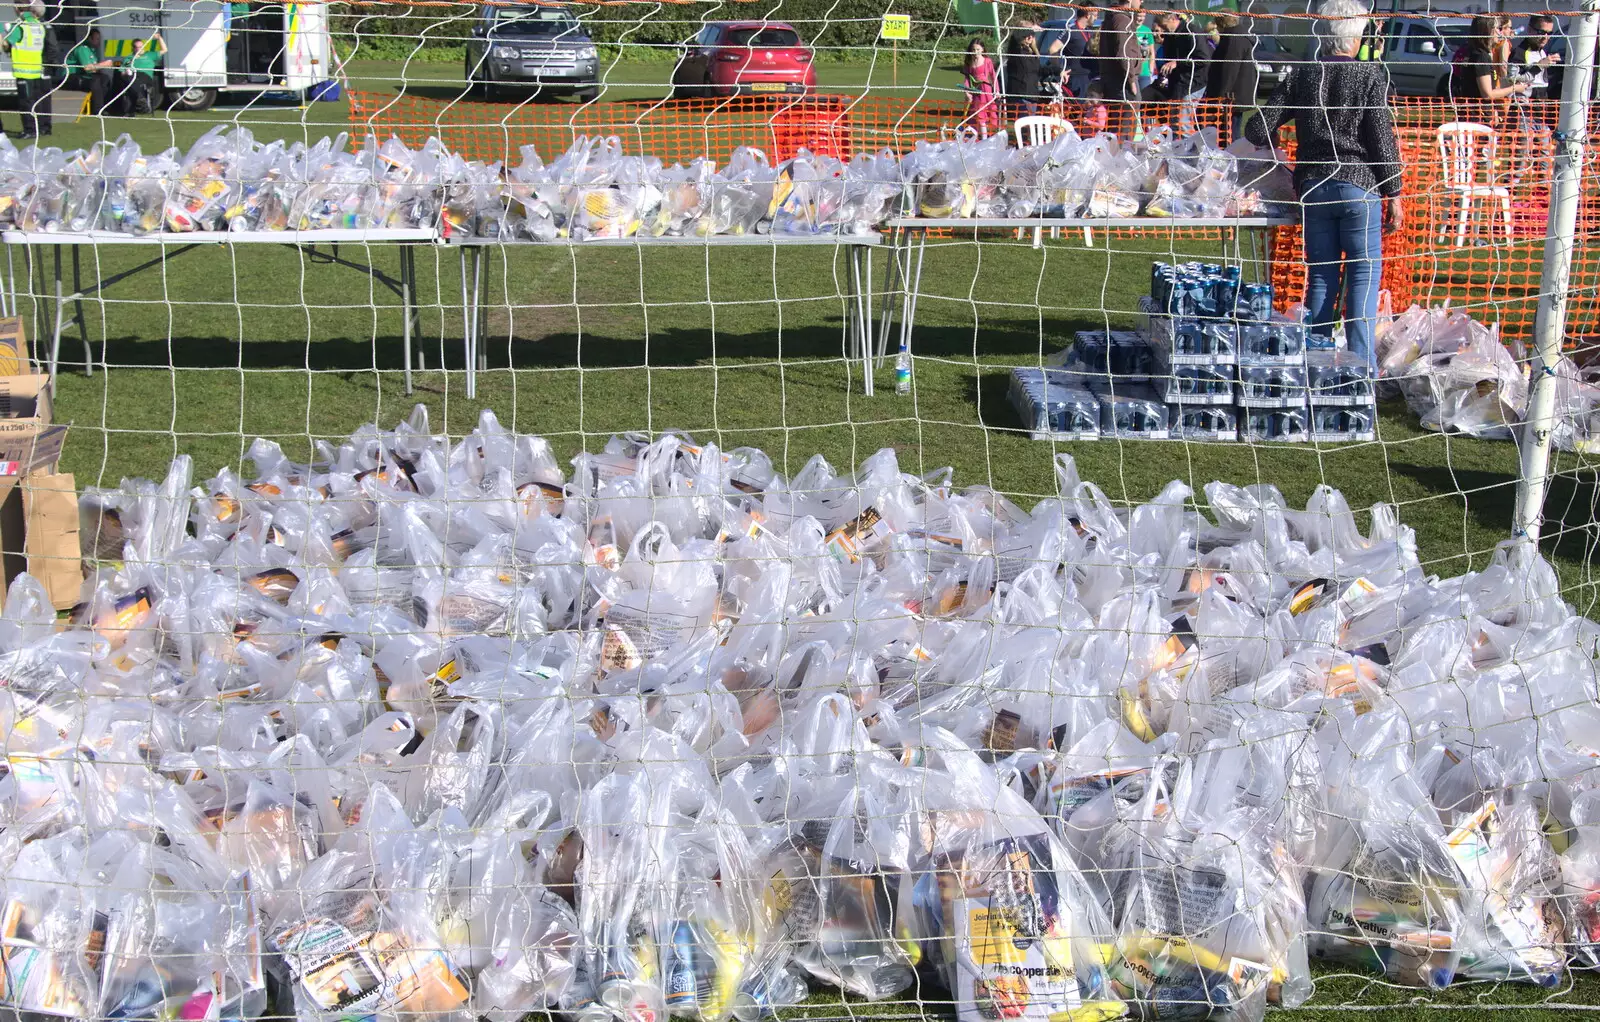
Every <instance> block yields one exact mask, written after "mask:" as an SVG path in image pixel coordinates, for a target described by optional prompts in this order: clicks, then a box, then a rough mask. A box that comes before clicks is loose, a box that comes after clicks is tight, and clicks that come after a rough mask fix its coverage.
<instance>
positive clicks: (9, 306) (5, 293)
mask: <svg viewBox="0 0 1600 1022" xmlns="http://www.w3.org/2000/svg"><path fill="white" fill-rule="evenodd" d="M11 249H12V246H10V245H7V246H6V279H5V282H4V284H3V285H0V305H3V307H0V313H3V314H4V315H7V316H20V315H22V313H20V312H18V311H17V268H16V264H15V263H13V262H12V260H11Z"/></svg>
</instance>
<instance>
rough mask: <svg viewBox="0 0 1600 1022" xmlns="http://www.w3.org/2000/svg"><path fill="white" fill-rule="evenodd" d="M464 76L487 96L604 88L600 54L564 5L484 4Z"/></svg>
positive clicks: (586, 96)
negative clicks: (513, 90)
mask: <svg viewBox="0 0 1600 1022" xmlns="http://www.w3.org/2000/svg"><path fill="white" fill-rule="evenodd" d="M464 77H465V78H466V80H467V87H468V88H469V89H471V90H473V91H476V92H481V93H483V94H484V96H486V97H487V98H493V97H494V96H495V95H497V94H498V93H499V92H500V91H501V90H503V89H508V88H519V89H527V88H530V87H531V88H536V89H538V90H539V91H540V92H541V93H545V94H550V93H569V94H571V95H575V96H577V97H578V98H579V99H583V100H590V99H594V98H595V96H597V95H599V92H600V54H599V51H598V50H596V49H595V45H594V41H593V40H591V39H590V38H589V34H588V32H587V31H586V30H585V29H584V27H583V23H582V22H580V21H579V20H578V19H577V18H575V17H573V16H572V15H571V14H570V13H568V12H567V11H566V10H563V9H562V8H559V7H533V6H510V5H507V6H501V5H497V4H486V5H484V6H483V8H482V13H480V14H479V15H478V16H477V20H476V21H474V22H473V25H472V35H471V36H470V38H468V39H467V64H466V72H465V76H464Z"/></svg>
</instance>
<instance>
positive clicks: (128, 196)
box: [0, 126, 1293, 241]
mask: <svg viewBox="0 0 1600 1022" xmlns="http://www.w3.org/2000/svg"><path fill="white" fill-rule="evenodd" d="M1207 132H1209V134H1208V133H1207ZM1207 132H1202V133H1200V134H1197V135H1193V136H1191V137H1189V138H1187V139H1182V140H1174V139H1173V138H1172V137H1171V136H1170V134H1165V133H1158V134H1156V135H1154V136H1152V138H1151V140H1150V141H1147V142H1140V143H1138V144H1137V145H1135V146H1133V147H1131V148H1123V147H1122V146H1120V145H1119V143H1118V142H1117V141H1116V140H1115V139H1114V138H1112V137H1111V136H1109V135H1103V136H1100V137H1098V138H1095V139H1090V140H1083V139H1079V138H1078V137H1077V136H1076V135H1075V134H1073V133H1072V132H1071V130H1070V129H1068V131H1067V132H1066V134H1064V135H1063V136H1062V137H1061V138H1058V139H1057V140H1056V141H1055V142H1054V143H1053V144H1051V145H1048V146H1040V147H1036V148H1033V149H1013V148H1010V147H1009V146H1008V145H1007V144H1006V140H1005V136H1004V135H997V136H995V137H993V138H990V139H986V140H984V141H981V142H978V141H972V140H957V141H950V142H940V143H934V144H929V143H922V144H919V145H918V146H917V148H916V150H915V151H914V152H913V153H911V154H910V155H908V156H907V157H905V158H904V159H903V160H902V159H901V158H899V157H897V156H895V155H894V154H893V153H891V152H888V151H884V152H881V153H878V154H876V155H865V154H862V155H857V156H856V157H854V158H853V159H851V160H849V161H848V162H843V161H840V160H837V159H834V158H832V157H828V156H820V155H815V154H812V153H809V152H806V151H805V150H801V152H800V153H799V155H797V156H795V157H794V158H793V159H790V160H785V161H783V162H781V163H779V164H778V165H777V166H775V167H774V166H772V165H771V164H770V163H769V162H768V160H767V157H766V155H765V154H764V153H762V152H761V151H760V150H757V149H749V148H741V149H738V150H735V151H734V153H733V155H732V158H731V159H730V160H729V161H728V164H727V166H725V167H721V168H719V167H717V166H716V165H715V164H714V163H713V162H712V161H709V160H695V161H694V162H693V163H691V164H690V165H688V166H683V165H681V164H674V165H673V166H670V167H666V166H663V165H662V163H661V161H660V160H658V159H656V158H655V157H651V156H635V155H628V154H625V153H624V152H623V151H622V143H621V140H620V139H617V138H615V137H612V138H589V137H586V136H585V137H580V138H579V139H578V140H577V142H575V143H574V144H573V146H572V148H570V149H569V150H567V152H565V153H563V154H562V155H561V156H560V157H559V158H557V159H556V160H554V161H553V162H551V163H549V164H545V163H544V162H543V161H542V160H541V159H540V158H539V155H538V153H537V152H535V151H534V148H533V147H532V146H525V147H523V149H522V152H521V156H522V162H521V163H520V164H519V165H518V166H516V167H503V166H502V165H501V164H499V163H489V164H484V163H480V162H478V161H474V160H466V159H463V158H462V157H461V156H459V155H457V154H455V153H452V152H450V151H449V150H448V149H447V148H446V147H445V146H444V144H443V143H442V142H440V141H439V140H438V139H436V138H430V139H429V140H428V141H427V142H426V143H425V144H424V145H423V146H422V147H421V148H420V149H415V150H413V149H410V148H408V147H407V146H406V145H405V144H404V143H403V142H401V141H400V140H399V139H398V138H390V139H389V140H388V141H386V142H383V143H381V144H380V143H379V142H378V140H377V139H376V138H374V137H371V136H368V138H367V139H366V141H365V142H364V143H363V144H362V145H361V147H360V148H359V149H357V150H355V151H351V150H349V149H348V148H347V143H348V138H347V137H346V136H345V135H340V136H338V137H336V138H324V139H322V140H321V141H319V142H317V143H315V144H313V145H309V146H308V145H304V144H302V143H300V142H295V143H293V144H287V143H285V142H283V141H282V140H279V141H275V142H269V143H261V142H258V141H257V140H256V139H255V137H254V136H253V135H252V134H251V133H250V131H249V130H248V129H246V128H242V127H236V128H232V129H229V128H226V127H224V126H218V127H216V128H213V129H212V130H211V131H209V132H207V133H206V134H205V135H204V136H202V137H201V138H200V139H199V140H198V141H197V142H195V144H194V145H193V146H191V147H190V149H189V151H188V152H187V153H180V152H179V151H178V150H177V149H175V148H174V149H168V150H166V151H164V152H160V153H154V154H146V153H144V152H143V151H142V150H141V149H140V147H139V145H138V143H136V142H134V141H132V140H131V139H129V138H128V137H127V136H126V135H124V136H123V137H122V138H120V139H118V140H117V141H116V142H102V143H97V144H96V145H95V146H93V147H92V148H89V149H80V150H75V151H71V152H63V151H62V150H60V149H55V148H47V149H41V148H36V147H29V148H27V149H22V150H18V149H16V148H15V147H13V146H12V145H11V143H10V142H7V141H4V140H3V139H0V229H17V230H24V231H30V232H55V231H88V230H105V231H113V232H117V233H121V234H149V233H152V232H156V231H171V232H189V231H223V230H242V231H283V230H296V231H307V230H324V229H382V228H424V229H430V230H438V231H439V232H441V233H442V234H443V235H445V236H446V237H480V238H497V239H504V240H508V241H509V240H517V239H531V240H534V241H551V240H554V239H557V238H573V239H578V240H584V239H602V238H628V237H662V236H689V237H709V236H713V235H724V234H733V235H739V234H766V233H772V234H860V233H864V232H867V231H870V230H872V229H873V228H875V227H877V226H878V225H880V224H882V223H883V222H884V221H886V220H888V219H890V218H891V217H893V216H896V215H899V214H900V213H901V211H902V210H903V209H906V208H908V207H909V208H912V209H916V210H920V211H921V212H922V213H923V214H924V215H930V216H963V217H971V216H987V217H993V216H1003V217H1030V216H1041V215H1050V216H1072V215H1075V214H1077V213H1079V212H1080V211H1081V212H1086V213H1089V214H1091V215H1095V216H1108V215H1116V216H1123V215H1127V216H1132V215H1136V214H1138V213H1140V212H1141V211H1143V212H1146V213H1148V214H1150V215H1152V216H1199V215H1218V216H1220V215H1233V214H1251V213H1259V212H1262V211H1264V210H1265V208H1266V205H1269V204H1270V203H1271V201H1274V200H1273V197H1274V196H1276V195H1277V191H1275V190H1274V189H1275V188H1276V187H1277V185H1279V184H1281V183H1282V181H1286V180H1287V178H1286V174H1287V171H1286V170H1285V169H1284V168H1283V167H1279V166H1277V165H1276V164H1272V165H1271V167H1270V169H1264V167H1265V166H1266V165H1262V166H1256V165H1255V164H1251V163H1250V162H1249V160H1248V159H1247V158H1246V157H1245V156H1236V155H1235V151H1234V150H1232V149H1230V150H1228V151H1221V150H1218V149H1217V148H1216V146H1215V139H1216V134H1215V131H1214V129H1207ZM1240 145H1241V146H1243V144H1242V143H1241V144H1240ZM1245 148H1248V147H1247V146H1246V147H1245ZM1239 152H1241V153H1242V152H1244V149H1240V150H1239ZM1257 155H1259V154H1257ZM1267 155H1268V156H1269V157H1270V156H1271V154H1270V153H1269V154H1267ZM1251 167H1255V168H1256V169H1255V170H1250V169H1249V168H1251ZM1241 169H1243V170H1244V172H1245V173H1244V176H1241ZM1250 174H1258V176H1257V177H1250V176H1249V175H1250ZM1280 179H1282V180H1280ZM1240 182H1245V184H1246V186H1245V187H1241V186H1240ZM1274 182H1276V184H1274ZM1288 194H1289V198H1290V199H1292V198H1293V195H1292V191H1291V192H1290V193H1288Z"/></svg>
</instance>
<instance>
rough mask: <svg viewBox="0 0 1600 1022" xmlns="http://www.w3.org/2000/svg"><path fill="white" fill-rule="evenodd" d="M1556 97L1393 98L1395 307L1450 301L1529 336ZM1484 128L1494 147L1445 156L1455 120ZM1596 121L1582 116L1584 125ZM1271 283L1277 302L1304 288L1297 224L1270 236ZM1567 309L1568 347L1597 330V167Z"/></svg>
mask: <svg viewBox="0 0 1600 1022" xmlns="http://www.w3.org/2000/svg"><path fill="white" fill-rule="evenodd" d="M1557 107H1558V104H1557V103H1556V102H1555V101H1553V100H1552V101H1532V102H1508V101H1502V102H1490V101H1483V100H1471V101H1457V102H1448V101H1445V100H1436V99H1417V98H1410V97H1405V98H1402V97H1395V98H1394V99H1393V100H1392V101H1391V108H1392V110H1393V111H1394V118H1395V127H1396V131H1397V132H1398V133H1399V136H1400V151H1401V156H1402V158H1403V160H1404V162H1405V176H1404V179H1403V186H1402V198H1403V200H1404V205H1405V210H1406V221H1405V226H1404V227H1403V228H1402V229H1401V230H1400V231H1398V232H1396V233H1395V234H1390V235H1388V236H1386V237H1385V238H1384V272H1383V286H1384V287H1386V288H1388V289H1389V292H1390V297H1391V300H1392V302H1393V305H1394V309H1395V311H1396V312H1398V311H1400V310H1401V309H1404V308H1405V307H1406V306H1407V305H1409V304H1411V303H1412V302H1419V303H1421V304H1423V305H1437V304H1440V303H1443V302H1446V301H1448V302H1449V303H1450V304H1451V305H1454V306H1457V307H1460V308H1463V309H1465V310H1467V311H1469V312H1471V313H1472V314H1473V315H1474V316H1476V317H1477V318H1478V319H1480V320H1482V321H1484V322H1495V321H1498V322H1499V323H1500V329H1501V334H1502V336H1504V337H1505V338H1507V339H1511V340H1520V339H1526V338H1528V337H1530V336H1531V335H1532V333H1533V321H1534V314H1535V312H1536V309H1537V306H1538V300H1539V278H1540V273H1541V270H1542V268H1543V263H1544V238H1545V228H1546V226H1547V222H1548V211H1549V203H1550V175H1551V169H1552V166H1553V158H1554V152H1555V149H1554V141H1553V138H1552V129H1553V128H1554V127H1555V124H1556V111H1557ZM1463 124H1467V125H1476V126H1479V127H1481V128H1483V129H1487V131H1488V132H1490V133H1492V134H1488V135H1485V136H1484V140H1485V143H1486V144H1487V143H1492V146H1493V152H1492V155H1490V154H1489V153H1487V152H1485V153H1483V156H1482V159H1480V160H1477V161H1472V162H1470V163H1466V164H1463V165H1459V166H1458V165H1456V164H1455V163H1454V161H1447V160H1446V158H1445V153H1446V149H1445V140H1446V139H1448V138H1449V137H1450V136H1452V135H1453V134H1455V133H1456V132H1457V131H1459V130H1460V129H1459V128H1458V127H1457V126H1458V125H1463ZM1597 127H1600V117H1596V118H1595V119H1594V120H1592V121H1591V123H1590V126H1589V130H1590V132H1591V133H1593V132H1594V131H1595V130H1596V128H1597ZM1275 233H1276V238H1275V239H1274V245H1273V265H1272V279H1273V282H1274V284H1276V285H1277V294H1278V299H1279V304H1280V306H1283V305H1287V304H1289V303H1292V302H1296V301H1299V300H1300V299H1301V297H1302V296H1303V295H1304V293H1305V290H1304V289H1305V269H1304V266H1303V264H1302V262H1301V259H1302V255H1303V248H1302V242H1301V237H1300V231H1299V230H1298V229H1291V230H1280V231H1277V232H1275ZM1577 234H1578V238H1579V242H1578V244H1577V246H1576V248H1575V251H1574V253H1573V263H1572V277H1571V281H1570V284H1569V296H1570V297H1569V303H1568V306H1567V337H1568V340H1569V346H1570V344H1571V343H1572V342H1574V341H1576V340H1577V339H1578V338H1582V337H1585V336H1593V335H1595V334H1597V333H1600V251H1597V250H1596V249H1595V248H1594V246H1593V245H1591V244H1586V243H1585V242H1584V239H1593V238H1595V237H1596V236H1597V235H1600V175H1597V174H1596V173H1594V170H1593V168H1591V169H1590V170H1589V171H1588V172H1586V173H1585V175H1584V190H1583V196H1582V200H1581V202H1580V205H1579V210H1578V228H1577Z"/></svg>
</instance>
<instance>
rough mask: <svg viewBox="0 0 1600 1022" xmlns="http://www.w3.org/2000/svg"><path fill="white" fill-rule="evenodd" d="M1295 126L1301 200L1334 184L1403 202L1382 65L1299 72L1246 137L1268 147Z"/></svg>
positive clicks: (1328, 61)
mask: <svg viewBox="0 0 1600 1022" xmlns="http://www.w3.org/2000/svg"><path fill="white" fill-rule="evenodd" d="M1291 121H1293V122H1294V126H1295V140H1296V143H1297V145H1298V150H1297V152H1296V156H1295V168H1294V184H1295V188H1296V189H1297V190H1298V191H1299V192H1300V194H1301V195H1304V194H1305V193H1306V192H1307V191H1308V190H1310V188H1311V187H1312V186H1313V185H1316V184H1319V183H1320V182H1322V181H1326V180H1328V179H1329V178H1333V179H1334V180H1338V181H1344V182H1347V183H1349V184H1353V185H1355V186H1356V187H1358V188H1365V189H1367V190H1368V191H1372V190H1376V191H1378V192H1380V193H1382V194H1383V195H1385V196H1395V195H1399V194H1400V143H1399V141H1398V140H1397V139H1396V138H1395V133H1394V119H1393V118H1392V117H1390V116H1389V77H1388V73H1387V70H1386V69H1385V67H1384V65H1383V64H1382V63H1380V62H1377V61H1356V60H1351V59H1349V58H1348V57H1344V58H1341V57H1325V58H1323V59H1322V60H1320V61H1318V62H1316V63H1314V64H1303V65H1300V66H1298V67H1296V68H1295V69H1294V70H1293V71H1290V72H1289V76H1288V77H1287V78H1285V79H1284V80H1283V83H1282V84H1281V85H1279V86H1278V88H1277V89H1276V90H1275V91H1274V92H1273V93H1272V98H1271V99H1270V100H1268V101H1267V105H1266V106H1265V107H1263V108H1262V111H1261V116H1260V117H1257V118H1254V119H1252V120H1251V121H1250V122H1249V123H1248V124H1247V125H1245V135H1246V136H1247V137H1248V138H1249V139H1250V141H1252V142H1254V143H1255V144H1256V145H1267V144H1269V142H1275V141H1276V138H1277V134H1278V129H1279V128H1280V127H1282V126H1283V125H1285V124H1288V123H1289V122H1291Z"/></svg>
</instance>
